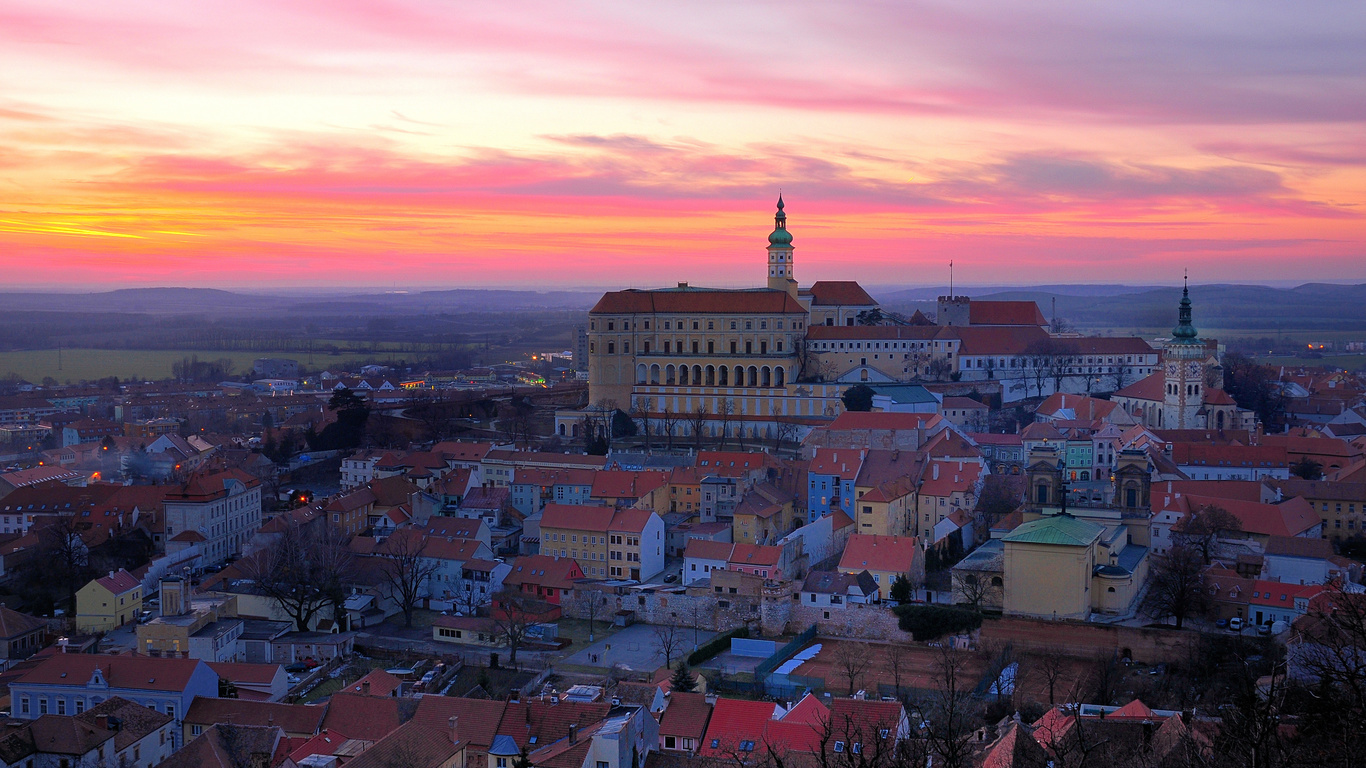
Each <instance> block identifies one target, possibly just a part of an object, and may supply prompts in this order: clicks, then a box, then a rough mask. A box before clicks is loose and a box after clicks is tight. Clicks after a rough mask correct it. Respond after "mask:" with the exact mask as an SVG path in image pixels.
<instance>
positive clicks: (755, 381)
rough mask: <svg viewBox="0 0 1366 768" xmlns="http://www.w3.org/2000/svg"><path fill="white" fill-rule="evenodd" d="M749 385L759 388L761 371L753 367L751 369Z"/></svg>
mask: <svg viewBox="0 0 1366 768" xmlns="http://www.w3.org/2000/svg"><path fill="white" fill-rule="evenodd" d="M749 385H750V386H751V387H757V386H759V369H758V368H756V367H754V366H752V365H751V366H750V367H749Z"/></svg>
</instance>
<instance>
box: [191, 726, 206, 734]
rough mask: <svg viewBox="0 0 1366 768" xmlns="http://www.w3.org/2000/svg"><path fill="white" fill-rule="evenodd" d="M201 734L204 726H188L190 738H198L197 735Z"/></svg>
mask: <svg viewBox="0 0 1366 768" xmlns="http://www.w3.org/2000/svg"><path fill="white" fill-rule="evenodd" d="M203 732H204V726H202V725H192V726H190V735H191V736H198V735H199V734H201V733H203Z"/></svg>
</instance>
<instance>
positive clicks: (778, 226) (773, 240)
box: [768, 195, 792, 248]
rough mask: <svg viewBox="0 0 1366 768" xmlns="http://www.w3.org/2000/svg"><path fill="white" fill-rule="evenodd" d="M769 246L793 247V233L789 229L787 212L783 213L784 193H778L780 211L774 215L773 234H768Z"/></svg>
mask: <svg viewBox="0 0 1366 768" xmlns="http://www.w3.org/2000/svg"><path fill="white" fill-rule="evenodd" d="M768 247H769V248H791V247H792V233H791V232H788V231H787V214H786V213H783V196H782V195H778V212H777V213H776V214H774V216H773V234H771V235H769V236H768Z"/></svg>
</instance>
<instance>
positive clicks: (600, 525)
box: [541, 504, 615, 533]
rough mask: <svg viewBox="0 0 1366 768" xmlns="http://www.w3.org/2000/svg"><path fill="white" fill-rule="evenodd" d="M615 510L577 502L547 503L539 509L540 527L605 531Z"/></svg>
mask: <svg viewBox="0 0 1366 768" xmlns="http://www.w3.org/2000/svg"><path fill="white" fill-rule="evenodd" d="M614 514H615V510H613V509H612V508H611V507H595V506H581V505H577V504H547V505H545V508H544V509H542V510H541V528H542V529H546V528H556V529H564V530H571V531H596V532H598V533H606V532H607V530H608V528H609V527H610V526H611V524H612V517H613V515H614Z"/></svg>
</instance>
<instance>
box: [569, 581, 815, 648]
mask: <svg viewBox="0 0 1366 768" xmlns="http://www.w3.org/2000/svg"><path fill="white" fill-rule="evenodd" d="M792 594H793V592H792V587H791V586H784V587H781V588H771V589H765V590H764V594H762V595H743V594H734V595H732V594H724V595H716V594H688V593H687V592H685V591H684V590H683V589H677V590H667V591H665V590H636V589H627V588H621V587H608V586H604V585H602V584H594V583H585V584H579V585H577V586H575V588H574V590H573V591H572V592H570V593H569V594H568V595H565V596H563V597H562V598H561V599H560V609H561V611H563V613H564V615H565V616H570V617H573V618H576V619H587V618H588V615H589V611H590V608H589V602H590V601H593V602H596V613H595V615H594V618H595V619H596V620H598V621H611V620H612V616H613V615H614V614H615V613H616V612H617V611H623V610H624V611H633V612H635V620H636V621H637V622H640V623H643V624H665V625H673V626H678V627H689V628H692V627H696V628H698V629H706V630H710V631H713V632H726V631H729V630H732V629H736V628H738V627H749V628H750V631H751V632H754V633H759V634H763V635H767V636H777V635H781V634H784V633H785V632H786V631H787V628H788V624H789V622H790V621H791V619H792V609H793V606H794V605H795V604H796V601H795V600H793V599H792Z"/></svg>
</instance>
